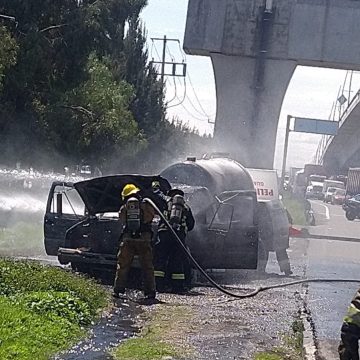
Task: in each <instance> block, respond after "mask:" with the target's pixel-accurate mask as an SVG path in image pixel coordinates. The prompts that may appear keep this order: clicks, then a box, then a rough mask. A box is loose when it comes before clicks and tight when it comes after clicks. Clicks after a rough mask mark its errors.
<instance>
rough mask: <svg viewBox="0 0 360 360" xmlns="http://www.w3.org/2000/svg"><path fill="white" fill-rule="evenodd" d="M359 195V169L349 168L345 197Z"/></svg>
mask: <svg viewBox="0 0 360 360" xmlns="http://www.w3.org/2000/svg"><path fill="white" fill-rule="evenodd" d="M357 194H360V168H350V169H349V172H348V177H347V182H346V196H347V197H352V196H355V195H357Z"/></svg>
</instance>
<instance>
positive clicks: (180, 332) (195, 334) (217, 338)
mask: <svg viewBox="0 0 360 360" xmlns="http://www.w3.org/2000/svg"><path fill="white" fill-rule="evenodd" d="M305 252H306V244H305V243H304V242H301V241H300V242H296V243H294V242H293V243H292V246H291V248H290V251H289V255H290V259H291V262H292V268H293V272H294V275H292V276H291V277H285V276H283V275H280V274H279V270H278V265H277V263H276V260H275V258H274V257H273V256H270V260H269V263H268V267H267V272H268V274H267V275H265V276H261V275H259V274H258V273H257V272H256V271H240V270H239V271H226V272H223V273H215V274H212V276H213V277H215V278H216V279H217V280H218V281H219V282H221V283H223V284H224V283H225V284H226V285H228V286H233V287H236V288H241V289H242V290H234V291H235V292H236V291H237V292H240V293H244V292H249V291H251V290H253V289H255V288H256V287H258V286H260V285H270V284H278V283H284V282H289V281H292V280H297V279H300V278H302V276H303V274H304V266H305V264H304V259H305ZM304 291H305V289H304V288H303V287H302V286H301V285H296V286H291V287H286V288H277V289H273V290H269V291H266V292H262V293H260V294H259V295H257V296H256V297H252V298H247V299H241V300H234V299H232V298H230V297H229V296H226V295H223V294H222V293H220V292H219V291H218V290H216V289H213V288H208V287H196V288H194V289H193V290H192V292H191V293H190V294H189V295H172V294H159V296H158V298H159V300H160V301H161V303H160V304H157V305H152V306H142V310H143V311H144V314H145V317H149V318H151V317H156V314H157V312H159V311H160V312H161V314H162V317H163V319H165V321H166V318H168V319H167V320H168V321H169V322H171V323H172V326H170V327H166V329H167V330H166V332H165V333H164V334H163V340H164V341H166V342H167V343H172V344H174V345H178V346H180V347H181V348H183V349H184V356H183V358H185V359H199V360H205V359H222V360H230V359H231V360H233V359H238V360H240V359H244V360H245V359H247V360H248V359H253V358H254V357H255V354H257V353H259V352H271V351H272V350H273V349H276V348H277V349H279V348H282V349H283V350H285V352H286V353H287V354H288V356H289V357H286V358H288V359H291V360H294V359H295V357H294V356H295V355H291V354H292V351H293V350H292V344H291V342H290V341H289V340H290V338H291V336H292V326H293V324H294V322H295V321H296V320H298V319H299V311H300V310H301V309H302V307H303V300H302V296H303V293H304ZM179 309H180V312H179ZM174 313H177V315H176V316H174Z"/></svg>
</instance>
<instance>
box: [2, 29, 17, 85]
mask: <svg viewBox="0 0 360 360" xmlns="http://www.w3.org/2000/svg"><path fill="white" fill-rule="evenodd" d="M0 39H1V43H0V90H1V87H2V81H3V77H4V72H5V70H6V69H7V68H9V67H10V66H12V65H14V64H15V62H16V53H17V51H18V46H17V43H16V41H15V39H14V38H13V37H12V36H11V35H10V33H9V32H8V31H7V29H6V28H5V27H4V26H1V25H0Z"/></svg>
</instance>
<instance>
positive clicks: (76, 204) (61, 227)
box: [44, 182, 86, 255]
mask: <svg viewBox="0 0 360 360" xmlns="http://www.w3.org/2000/svg"><path fill="white" fill-rule="evenodd" d="M85 218H86V215H85V206H84V202H83V201H82V200H81V198H80V195H79V193H78V192H77V191H76V189H75V188H74V185H73V183H66V182H54V183H53V184H52V186H51V188H50V192H49V196H48V201H47V205H46V213H45V217H44V243H45V250H46V253H47V254H48V255H57V253H58V249H59V247H64V246H65V233H66V231H67V230H68V229H69V228H70V227H71V226H73V225H75V224H76V223H78V222H80V221H82V220H84V219H85Z"/></svg>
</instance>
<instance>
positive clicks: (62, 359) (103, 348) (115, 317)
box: [53, 300, 140, 360]
mask: <svg viewBox="0 0 360 360" xmlns="http://www.w3.org/2000/svg"><path fill="white" fill-rule="evenodd" d="M139 314H140V309H139V307H138V306H137V305H136V304H134V303H132V302H128V301H126V302H124V301H123V300H118V301H115V302H114V307H113V309H112V310H111V311H110V312H109V313H107V314H106V315H104V316H103V317H102V318H101V320H100V322H99V323H98V324H97V325H95V326H94V327H93V328H92V329H91V330H90V333H89V335H88V337H87V338H86V339H85V340H82V341H81V342H79V343H78V344H76V345H75V346H74V347H72V348H71V349H70V350H68V351H66V352H64V353H62V354H58V355H56V356H55V357H54V358H53V360H111V359H113V357H112V356H111V354H109V351H110V350H111V349H112V348H114V347H115V346H117V345H118V344H119V343H120V342H121V341H122V340H124V339H127V338H129V337H132V336H133V335H134V334H136V333H137V332H138V331H139V329H138V327H136V326H135V322H134V319H135V318H136V316H137V315H139Z"/></svg>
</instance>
